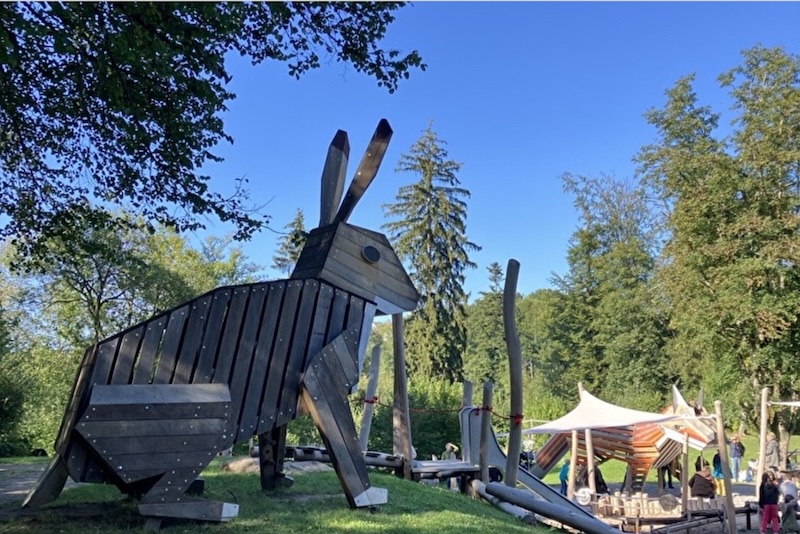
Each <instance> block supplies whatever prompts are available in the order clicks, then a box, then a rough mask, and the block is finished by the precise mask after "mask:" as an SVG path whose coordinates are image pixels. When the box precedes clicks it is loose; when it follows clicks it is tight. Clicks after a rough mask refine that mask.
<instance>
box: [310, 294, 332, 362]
mask: <svg viewBox="0 0 800 534" xmlns="http://www.w3.org/2000/svg"><path fill="white" fill-rule="evenodd" d="M333 295H334V289H333V287H331V286H330V285H328V284H324V283H321V284H319V294H318V295H317V307H316V310H315V311H314V323H313V325H312V326H311V334H310V336H309V338H308V350H307V351H306V355H305V359H304V361H303V369H305V368H306V367H307V366H308V362H309V360H310V359H311V358H312V357H314V355H316V354H317V353H318V352H319V351H320V350H322V347H323V346H325V343H326V340H325V333H326V331H327V329H328V322H329V320H330V315H331V309H332V306H333Z"/></svg>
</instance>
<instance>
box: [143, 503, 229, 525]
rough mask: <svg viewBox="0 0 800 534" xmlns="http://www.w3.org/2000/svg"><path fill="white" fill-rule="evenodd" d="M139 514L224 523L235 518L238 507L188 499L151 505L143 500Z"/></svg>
mask: <svg viewBox="0 0 800 534" xmlns="http://www.w3.org/2000/svg"><path fill="white" fill-rule="evenodd" d="M139 513H140V514H142V515H143V516H146V517H174V518H179V519H180V518H183V519H202V520H205V521H217V522H221V523H224V522H227V521H230V520H231V519H233V518H234V517H236V515H237V514H238V513H239V505H238V504H231V503H226V502H215V501H205V500H191V499H189V498H184V499H183V500H182V501H181V502H171V503H151V502H147V501H144V500H143V501H142V502H141V503H140V504H139Z"/></svg>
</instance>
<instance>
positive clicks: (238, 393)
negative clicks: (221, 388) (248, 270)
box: [230, 284, 267, 443]
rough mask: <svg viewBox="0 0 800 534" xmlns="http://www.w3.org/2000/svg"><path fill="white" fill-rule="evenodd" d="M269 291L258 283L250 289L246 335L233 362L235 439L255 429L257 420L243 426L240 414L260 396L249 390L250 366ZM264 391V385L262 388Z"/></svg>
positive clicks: (250, 433) (231, 422) (241, 340)
mask: <svg viewBox="0 0 800 534" xmlns="http://www.w3.org/2000/svg"><path fill="white" fill-rule="evenodd" d="M266 294H267V286H265V285H261V284H260V285H254V286H253V287H251V289H250V300H249V302H248V305H247V312H246V316H245V320H244V327H243V328H242V335H241V337H240V339H239V346H238V348H237V349H236V357H235V359H234V362H233V370H232V375H231V381H230V391H231V413H232V414H234V416H233V417H232V418H231V420H230V432H231V435H233V436H234V443H239V442H241V441H243V440H246V439H250V437H251V436H252V435H253V430H254V429H255V428H254V427H255V425H254V422H252V421H251V422H249V423H248V422H245V423H246V424H245V425H244V426H242V427H241V428H240V426H239V416H240V415H241V413H242V408H243V403H249V402H253V403H255V402H258V399H255V398H254V399H251V398H250V397H249V392H248V391H247V385H248V384H249V382H250V369H251V368H252V365H253V357H254V354H255V351H256V343H257V342H258V331H259V327H260V326H261V322H262V321H261V314H262V313H263V311H264V300H265V297H266ZM259 393H260V388H259Z"/></svg>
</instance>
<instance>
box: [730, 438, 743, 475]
mask: <svg viewBox="0 0 800 534" xmlns="http://www.w3.org/2000/svg"><path fill="white" fill-rule="evenodd" d="M742 458H744V445H742V442H741V441H739V434H734V435H733V437H732V438H731V475H733V480H734V481H736V482H738V481H739V469H740V468H741V466H742Z"/></svg>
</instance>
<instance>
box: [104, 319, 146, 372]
mask: <svg viewBox="0 0 800 534" xmlns="http://www.w3.org/2000/svg"><path fill="white" fill-rule="evenodd" d="M143 332H144V325H140V326H138V327H135V328H133V329H131V330H128V331H127V332H126V333H125V334H124V335H123V336H122V344H121V345H120V347H119V355H118V356H117V363H116V365H115V366H114V370H113V371H112V372H111V380H110V383H112V384H128V383H130V381H131V377H132V375H133V364H134V362H135V361H136V353H137V352H138V350H139V345H140V344H141V342H142V333H143Z"/></svg>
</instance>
